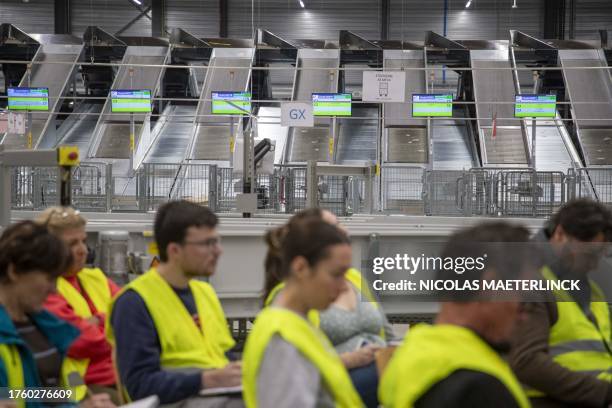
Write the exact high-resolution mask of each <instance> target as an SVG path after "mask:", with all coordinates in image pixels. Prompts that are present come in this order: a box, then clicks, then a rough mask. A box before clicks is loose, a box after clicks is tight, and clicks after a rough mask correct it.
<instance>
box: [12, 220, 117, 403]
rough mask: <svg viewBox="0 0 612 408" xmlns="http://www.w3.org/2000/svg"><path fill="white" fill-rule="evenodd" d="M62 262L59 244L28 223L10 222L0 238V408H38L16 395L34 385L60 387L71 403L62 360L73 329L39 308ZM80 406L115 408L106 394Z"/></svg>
mask: <svg viewBox="0 0 612 408" xmlns="http://www.w3.org/2000/svg"><path fill="white" fill-rule="evenodd" d="M68 260H69V251H68V248H66V246H65V245H64V244H63V242H62V241H61V240H60V239H59V238H57V237H56V236H55V235H54V234H51V233H50V232H49V231H48V230H47V228H45V227H44V226H42V225H39V224H37V223H34V222H32V221H21V222H19V223H17V224H14V225H12V226H10V227H8V228H6V229H5V230H4V232H3V233H2V236H1V237H0V390H1V391H0V405H2V404H3V403H4V402H6V401H8V404H6V405H7V406H13V407H17V408H26V407H27V408H35V407H36V408H37V407H42V406H44V404H43V403H40V402H37V401H35V400H25V399H24V398H19V397H18V394H17V393H18V392H20V391H24V390H26V389H31V388H39V387H53V388H60V387H62V388H64V389H65V390H66V392H67V393H71V394H72V395H68V394H65V395H64V396H65V397H68V398H67V400H68V401H66V402H68V403H70V402H72V403H74V402H76V395H75V394H74V389H73V388H67V387H68V386H69V385H70V383H69V381H68V376H69V374H70V373H71V369H72V367H71V365H70V364H67V363H68V359H66V358H65V356H66V352H67V350H68V347H69V346H70V344H71V343H73V342H74V340H75V339H76V338H77V337H78V336H79V331H78V330H77V329H76V328H75V327H74V326H72V325H70V324H68V323H66V322H64V321H63V320H60V319H58V318H57V317H55V316H54V315H53V314H51V313H49V312H48V311H46V310H45V309H44V308H43V302H44V300H45V297H46V296H47V295H48V294H49V293H52V292H53V291H54V290H55V280H56V278H57V277H58V276H60V275H61V274H62V273H63V272H64V269H65V267H66V264H67V263H68ZM11 393H13V395H11ZM80 405H81V406H82V407H89V408H94V407H95V408H114V407H115V405H114V404H113V403H112V402H111V400H110V398H109V396H108V395H107V394H97V395H94V396H92V397H90V398H87V399H85V400H83V401H81V404H80Z"/></svg>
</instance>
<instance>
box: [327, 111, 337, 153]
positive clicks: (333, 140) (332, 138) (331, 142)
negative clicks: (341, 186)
mask: <svg viewBox="0 0 612 408" xmlns="http://www.w3.org/2000/svg"><path fill="white" fill-rule="evenodd" d="M328 143H329V164H334V151H335V150H336V146H335V144H336V117H335V116H334V117H333V118H332V127H331V136H330V137H329V141H328Z"/></svg>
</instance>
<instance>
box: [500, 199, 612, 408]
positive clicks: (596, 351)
mask: <svg viewBox="0 0 612 408" xmlns="http://www.w3.org/2000/svg"><path fill="white" fill-rule="evenodd" d="M610 231H612V214H611V213H610V211H609V210H608V209H607V208H606V207H604V206H603V205H601V204H599V203H597V202H594V201H591V200H586V199H582V200H576V201H572V202H569V203H567V204H566V205H564V206H563V207H562V208H561V209H559V211H558V212H557V213H556V214H555V215H554V216H553V217H552V219H551V221H550V223H549V226H548V228H547V229H546V230H545V231H543V233H542V234H540V236H541V238H542V240H543V241H548V244H549V251H546V252H548V259H547V261H546V263H547V266H546V267H544V268H543V269H542V275H543V276H544V278H545V279H548V280H565V279H571V280H578V281H579V288H580V289H579V290H574V291H563V290H559V291H554V292H553V293H552V294H551V296H550V299H549V301H543V302H533V303H525V304H524V311H525V314H526V316H525V318H524V319H523V320H522V321H521V323H520V324H519V325H518V326H517V330H516V331H515V333H514V341H513V347H512V352H511V354H510V363H511V366H512V368H513V370H514V371H515V373H516V375H517V377H518V378H519V380H520V381H521V382H522V383H523V384H524V385H525V386H526V390H527V395H528V396H529V397H530V398H531V402H532V405H533V406H534V407H536V408H542V407H574V406H576V407H578V406H579V407H606V406H608V405H610V403H611V402H612V384H611V382H610V380H611V379H612V349H611V343H612V336H611V332H610V327H611V322H610V312H609V308H608V304H607V302H606V299H605V297H604V295H603V292H602V290H601V289H600V287H599V286H598V285H597V284H595V282H593V281H592V280H591V279H590V278H589V275H590V274H591V273H592V272H593V271H595V270H596V269H597V267H598V265H599V263H600V261H601V259H602V257H603V255H604V253H605V250H606V248H607V245H606V243H607V242H609V239H610Z"/></svg>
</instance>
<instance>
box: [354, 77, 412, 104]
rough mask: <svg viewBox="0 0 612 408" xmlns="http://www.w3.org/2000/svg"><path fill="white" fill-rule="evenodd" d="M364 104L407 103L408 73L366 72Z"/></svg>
mask: <svg viewBox="0 0 612 408" xmlns="http://www.w3.org/2000/svg"><path fill="white" fill-rule="evenodd" d="M361 99H362V100H363V101H364V102H405V100H406V72H404V71H364V72H363V96H362V98H361Z"/></svg>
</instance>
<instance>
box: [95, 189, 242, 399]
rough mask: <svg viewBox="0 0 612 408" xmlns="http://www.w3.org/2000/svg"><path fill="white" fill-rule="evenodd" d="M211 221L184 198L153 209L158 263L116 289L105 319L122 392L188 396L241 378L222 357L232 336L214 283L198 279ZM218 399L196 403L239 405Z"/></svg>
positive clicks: (209, 245) (215, 246) (217, 250)
mask: <svg viewBox="0 0 612 408" xmlns="http://www.w3.org/2000/svg"><path fill="white" fill-rule="evenodd" d="M217 223H218V219H217V217H216V215H215V214H214V213H213V212H212V211H210V210H209V209H208V208H206V207H203V206H200V205H198V204H195V203H191V202H188V201H184V200H182V201H171V202H168V203H166V204H164V205H162V206H161V207H160V208H159V209H158V211H157V214H156V216H155V224H154V235H155V241H156V243H157V247H158V251H159V256H160V260H161V263H160V264H159V265H158V266H157V267H156V268H151V269H150V270H149V271H148V272H146V273H145V274H144V275H142V276H140V277H138V278H137V279H135V280H134V281H132V282H131V283H130V284H129V285H127V286H126V287H125V288H124V289H123V291H122V292H121V293H120V294H119V296H118V297H117V298H116V300H115V301H114V302H113V304H112V305H111V310H110V312H109V317H110V323H109V324H107V326H106V327H107V336H108V338H109V340H110V341H111V342H112V343H113V344H114V345H115V350H116V363H117V368H118V371H119V376H120V379H121V383H122V385H123V387H124V391H126V392H127V397H129V399H132V400H135V399H141V398H145V397H148V396H151V395H157V396H158V397H159V400H160V402H161V403H162V404H170V403H177V402H180V401H185V403H189V399H190V398H192V397H197V396H198V394H199V392H200V391H201V390H202V389H209V388H218V387H234V386H239V385H240V384H241V381H240V380H241V368H240V362H230V361H229V360H228V355H227V354H228V352H229V351H230V349H231V348H232V347H233V346H234V345H235V342H234V340H233V338H232V336H231V333H230V330H229V327H228V323H227V320H226V318H225V314H224V312H223V309H222V308H221V304H220V302H219V299H218V298H217V295H216V293H215V290H214V289H213V288H212V286H211V285H210V284H208V283H207V282H204V281H202V280H200V279H201V278H208V277H210V276H212V275H213V274H214V273H215V270H216V268H217V262H218V260H219V257H220V256H221V252H222V249H221V242H220V237H219V234H218V232H217ZM221 399H222V400H223V401H214V400H216V399H215V398H211V399H209V400H207V401H200V402H202V403H203V404H204V406H209V405H214V404H216V403H218V404H222V405H223V406H232V405H237V406H240V405H243V403H242V399H241V398H240V397H239V396H236V397H224V398H221ZM207 404H208V405H207Z"/></svg>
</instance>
